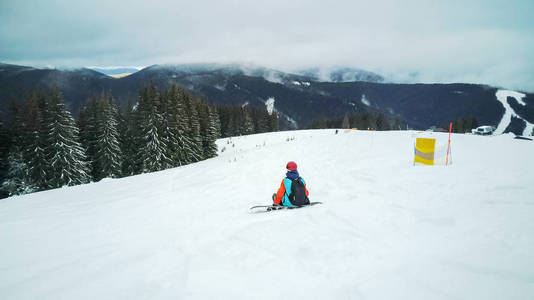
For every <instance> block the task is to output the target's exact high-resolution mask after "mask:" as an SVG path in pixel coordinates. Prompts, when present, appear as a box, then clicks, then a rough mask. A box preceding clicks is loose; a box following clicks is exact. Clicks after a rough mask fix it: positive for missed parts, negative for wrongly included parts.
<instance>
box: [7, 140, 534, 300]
mask: <svg viewBox="0 0 534 300" xmlns="http://www.w3.org/2000/svg"><path fill="white" fill-rule="evenodd" d="M340 132H342V131H340ZM433 137H438V138H439V139H444V138H445V139H446V134H439V133H438V134H434V135H433ZM413 138H414V132H407V131H404V132H365V131H352V132H350V133H346V134H344V133H339V134H337V135H336V134H334V131H333V130H314V131H297V132H278V133H269V134H261V135H252V136H244V137H239V138H232V139H223V140H220V141H218V143H219V148H220V149H221V150H222V149H223V147H224V151H223V152H222V153H221V154H220V156H219V157H217V158H214V159H210V160H207V161H203V162H200V163H197V164H193V165H188V166H184V167H181V168H176V169H171V170H166V171H162V172H158V173H153V174H144V175H139V176H133V177H128V178H123V179H116V180H109V179H108V180H103V181H101V182H99V183H93V184H87V185H83V186H77V187H70V188H63V189H58V190H52V191H46V192H41V193H36V194H32V195H26V196H21V197H13V198H8V199H5V200H2V201H0V241H1V243H2V245H1V246H0V299H4V300H8V299H17V300H18V299H528V298H529V297H532V295H534V255H532V253H534V227H533V223H532V220H533V217H534V197H533V196H532V195H534V186H533V184H532V178H534V171H533V170H534V168H533V167H534V155H533V154H534V143H533V142H531V141H524V140H514V139H513V135H509V134H504V135H500V136H493V137H481V136H471V135H453V136H452V149H453V151H452V153H453V158H454V160H453V161H454V164H453V165H452V166H448V167H443V166H439V167H438V166H436V167H419V166H413V164H412V161H413ZM288 160H295V161H296V162H297V163H298V164H299V170H300V172H301V175H302V176H303V177H304V178H305V179H306V181H307V183H308V188H309V190H310V197H311V199H312V200H313V201H323V202H324V205H322V206H314V207H311V208H303V209H299V210H286V211H275V212H270V213H256V214H254V213H250V212H249V210H248V208H249V207H250V206H253V205H256V204H263V203H268V202H269V201H270V197H271V194H272V193H273V192H274V191H275V189H276V188H277V187H278V186H279V184H280V181H281V180H282V178H283V176H284V173H285V171H284V166H285V164H286V162H287V161H288Z"/></svg>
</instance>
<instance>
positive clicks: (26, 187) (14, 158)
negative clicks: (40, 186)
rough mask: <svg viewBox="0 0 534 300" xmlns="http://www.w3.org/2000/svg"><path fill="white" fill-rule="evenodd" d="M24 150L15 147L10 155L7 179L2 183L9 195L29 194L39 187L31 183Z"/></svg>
mask: <svg viewBox="0 0 534 300" xmlns="http://www.w3.org/2000/svg"><path fill="white" fill-rule="evenodd" d="M23 152H24V151H23V150H22V149H20V148H19V147H13V148H12V149H11V151H10V153H9V156H8V162H9V168H8V171H7V176H6V179H5V180H4V182H3V183H2V189H3V190H5V191H6V192H7V193H8V195H9V196H13V195H22V194H28V193H32V192H34V191H36V190H37V187H36V186H34V185H33V184H32V183H31V179H30V175H29V169H28V165H27V164H26V162H25V159H24V157H23Z"/></svg>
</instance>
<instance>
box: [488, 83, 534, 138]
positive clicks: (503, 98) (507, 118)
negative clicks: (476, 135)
mask: <svg viewBox="0 0 534 300" xmlns="http://www.w3.org/2000/svg"><path fill="white" fill-rule="evenodd" d="M495 96H496V97H497V100H499V102H501V103H502V105H503V106H504V110H505V111H504V115H503V116H502V119H501V121H500V122H499V125H498V126H497V129H495V134H502V133H503V132H504V131H505V130H506V128H507V127H508V125H510V122H511V121H512V117H516V118H520V119H521V120H523V121H524V122H525V123H526V127H525V129H524V130H523V134H522V135H526V136H529V135H532V129H534V124H532V123H530V122H528V121H527V120H525V119H523V118H521V117H520V116H518V115H517V113H516V112H515V110H514V109H513V108H512V107H511V106H510V104H508V100H507V99H508V97H512V98H514V99H515V100H516V101H517V103H519V104H521V105H523V106H525V105H526V103H525V101H523V97H525V94H523V93H519V92H515V91H509V90H498V91H497V92H496V93H495Z"/></svg>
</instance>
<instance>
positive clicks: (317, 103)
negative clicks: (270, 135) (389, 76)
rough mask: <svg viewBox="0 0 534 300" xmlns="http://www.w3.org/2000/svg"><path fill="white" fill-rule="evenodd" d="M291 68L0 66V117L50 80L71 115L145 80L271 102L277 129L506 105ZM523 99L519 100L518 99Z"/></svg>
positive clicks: (486, 96)
mask: <svg viewBox="0 0 534 300" xmlns="http://www.w3.org/2000/svg"><path fill="white" fill-rule="evenodd" d="M295 73H296V74H293V73H286V72H281V71H278V70H274V69H268V68H263V67H256V66H246V65H239V64H182V65H153V66H150V67H147V68H144V69H142V70H140V71H138V72H135V73H133V74H131V75H129V76H126V77H122V78H112V77H110V76H108V75H105V74H103V73H101V72H97V71H94V70H91V69H87V68H83V69H78V70H57V69H36V68H31V67H24V66H16V65H8V64H0V118H2V119H5V118H6V117H7V115H6V114H7V112H6V107H7V104H8V103H9V101H13V100H14V101H19V100H20V99H23V98H24V97H25V95H26V94H27V93H28V92H29V91H30V90H32V89H35V88H41V87H51V86H53V85H57V86H58V87H59V88H60V89H61V90H62V91H63V93H64V95H65V99H66V102H67V103H68V105H69V108H70V109H71V110H72V111H73V112H74V114H75V115H76V113H77V112H78V111H79V109H80V107H81V106H82V105H83V103H84V102H85V101H86V99H87V98H88V97H90V96H91V95H97V94H100V93H102V92H111V93H112V95H113V96H114V98H115V99H116V100H117V102H118V103H119V104H120V105H125V104H126V103H127V102H128V101H133V102H135V101H136V99H137V97H138V91H139V88H140V87H142V86H143V85H146V84H147V83H149V82H154V83H155V84H156V85H157V86H158V87H160V88H164V87H167V86H169V85H171V84H177V85H178V86H180V87H183V88H185V89H188V90H189V91H191V93H193V94H194V95H196V96H198V97H202V98H204V99H206V100H208V101H209V102H211V103H217V104H227V105H252V106H255V107H262V106H265V105H266V103H270V104H272V103H273V101H274V108H275V109H276V111H277V112H278V113H279V115H280V117H281V118H280V119H281V120H282V121H283V122H282V124H281V128H282V129H291V128H301V127H304V126H306V125H307V124H309V122H310V121H312V120H314V119H318V118H321V117H327V118H337V117H341V116H343V115H344V114H345V113H359V112H369V111H373V112H383V113H386V114H388V115H392V116H396V117H399V118H401V119H402V120H404V121H405V122H406V123H407V124H408V125H409V126H410V127H412V128H417V129H425V128H428V127H430V126H436V125H437V126H440V125H443V124H447V123H448V122H450V121H452V120H455V119H457V118H463V117H476V118H477V119H478V121H479V123H480V124H484V125H493V126H497V125H499V123H500V121H501V119H502V118H503V115H504V114H505V111H507V110H506V108H505V107H504V105H503V103H502V102H501V101H499V100H498V99H497V98H496V92H497V90H498V89H497V88H495V87H490V86H486V85H477V84H461V83H455V84H395V83H385V82H384V78H383V77H382V76H380V75H378V74H374V73H372V72H367V71H363V70H358V69H350V68H338V69H332V70H328V71H323V70H321V69H318V68H315V69H307V70H302V71H298V72H295ZM524 95H525V96H524V97H523V98H522V101H521V102H522V103H521V102H519V101H517V100H516V99H515V98H513V97H508V99H507V101H508V104H509V106H510V107H511V108H512V109H513V110H514V111H513V112H512V118H513V119H512V122H510V126H508V127H507V128H506V130H505V131H504V132H509V131H512V132H515V133H518V134H519V133H522V132H523V130H524V128H526V127H527V125H528V124H532V123H534V94H528V93H524ZM523 104H524V105H523Z"/></svg>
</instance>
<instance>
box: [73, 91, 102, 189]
mask: <svg viewBox="0 0 534 300" xmlns="http://www.w3.org/2000/svg"><path fill="white" fill-rule="evenodd" d="M101 115H102V112H101V108H100V107H99V105H98V98H97V97H91V98H89V99H88V100H87V102H86V103H85V105H84V106H83V107H82V109H81V110H80V114H79V118H78V127H79V129H80V142H81V144H82V146H83V148H84V150H85V155H86V157H87V162H88V163H89V164H90V166H91V177H92V178H93V179H96V178H97V177H99V175H98V170H99V169H100V168H99V167H98V166H97V165H96V159H95V156H96V151H97V150H96V148H97V136H98V127H99V123H100V122H101V121H100V120H99V117H101Z"/></svg>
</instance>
